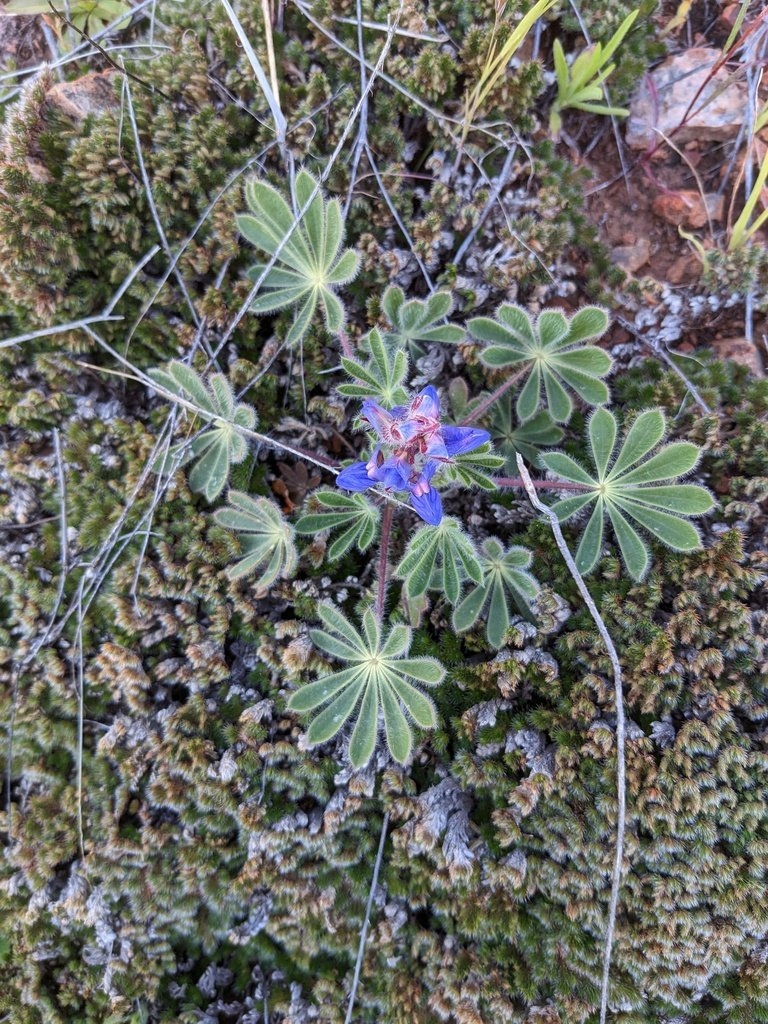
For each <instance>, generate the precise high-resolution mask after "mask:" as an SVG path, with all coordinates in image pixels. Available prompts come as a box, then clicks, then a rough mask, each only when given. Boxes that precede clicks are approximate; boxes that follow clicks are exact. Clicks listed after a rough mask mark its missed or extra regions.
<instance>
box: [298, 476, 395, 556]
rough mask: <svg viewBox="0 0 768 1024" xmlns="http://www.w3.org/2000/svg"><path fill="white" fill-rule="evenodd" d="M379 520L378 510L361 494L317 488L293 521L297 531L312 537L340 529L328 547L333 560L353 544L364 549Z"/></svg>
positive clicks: (376, 533)
mask: <svg viewBox="0 0 768 1024" xmlns="http://www.w3.org/2000/svg"><path fill="white" fill-rule="evenodd" d="M379 519H380V513H379V510H378V509H377V508H376V506H375V505H373V504H372V503H371V502H370V501H369V500H368V499H367V498H366V497H365V495H364V494H361V493H359V492H357V493H355V492H352V493H344V492H342V491H316V492H315V494H313V495H312V496H311V497H310V499H309V501H308V503H307V511H306V512H305V513H304V514H303V515H302V516H301V518H300V519H299V521H298V522H297V523H296V533H298V534H301V535H310V536H314V535H316V534H318V533H322V531H323V530H336V529H340V530H341V532H340V533H339V535H338V536H337V537H336V539H335V540H334V541H333V543H332V544H331V545H330V546H329V548H328V558H329V559H330V560H331V561H332V562H335V561H336V559H338V558H341V557H342V556H343V555H345V554H346V553H347V552H348V551H349V550H350V548H352V547H353V546H354V547H356V548H357V549H358V551H367V550H368V548H369V547H370V546H371V544H373V542H374V540H375V539H376V537H377V535H378V532H379Z"/></svg>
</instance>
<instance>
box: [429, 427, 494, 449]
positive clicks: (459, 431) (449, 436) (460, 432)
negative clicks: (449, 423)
mask: <svg viewBox="0 0 768 1024" xmlns="http://www.w3.org/2000/svg"><path fill="white" fill-rule="evenodd" d="M440 433H441V434H442V435H443V441H444V442H445V447H446V448H447V449H448V454H449V455H466V453H467V452H472V451H474V450H475V448H479V447H480V445H481V444H485V442H486V441H490V440H491V435H490V434H489V433H488V431H487V430H481V429H480V428H479V427H443V428H442V430H441V431H440Z"/></svg>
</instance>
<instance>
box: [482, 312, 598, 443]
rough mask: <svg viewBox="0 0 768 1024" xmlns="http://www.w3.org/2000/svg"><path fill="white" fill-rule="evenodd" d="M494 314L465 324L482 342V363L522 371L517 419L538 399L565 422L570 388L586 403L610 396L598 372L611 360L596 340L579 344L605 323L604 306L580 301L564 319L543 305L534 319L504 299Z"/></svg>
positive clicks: (534, 408) (556, 418) (570, 404)
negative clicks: (494, 318)
mask: <svg viewBox="0 0 768 1024" xmlns="http://www.w3.org/2000/svg"><path fill="white" fill-rule="evenodd" d="M497 316H498V319H496V320H491V319H490V318H489V317H484V316H480V317H475V318H473V319H472V320H470V321H469V324H468V325H467V326H468V327H469V332H470V334H471V335H472V336H473V337H474V338H476V339H477V340H478V341H482V342H485V343H486V344H485V348H484V349H483V350H482V352H481V353H480V358H481V360H482V361H483V362H484V363H485V365H486V366H490V367H502V366H520V367H521V368H522V369H523V370H524V371H525V375H526V377H527V379H526V381H525V384H524V385H523V387H522V388H521V390H520V392H519V394H518V398H517V407H516V409H517V417H518V419H519V420H520V421H521V422H522V423H525V422H526V421H527V420H530V419H531V418H532V417H533V416H535V415H536V413H537V412H538V410H539V409H540V408H541V406H542V402H544V404H545V407H546V409H547V410H548V411H549V413H550V415H551V417H552V419H553V420H554V421H555V422H556V423H565V422H566V421H567V420H568V419H570V416H571V413H572V412H573V401H572V399H571V397H570V395H569V394H568V391H569V390H570V391H572V392H574V393H575V394H576V395H578V396H579V398H581V399H582V401H584V402H586V403H587V404H588V405H603V404H604V403H605V402H607V401H608V400H609V398H610V392H609V391H608V387H607V385H606V384H605V383H604V381H603V380H601V378H602V377H605V375H606V374H607V373H608V372H609V371H610V369H611V366H612V365H613V360H612V359H611V357H610V356H609V355H608V353H607V352H604V351H603V350H602V349H601V348H598V347H597V346H596V345H586V344H584V343H585V342H587V341H591V340H594V339H596V338H599V337H600V336H601V335H602V334H604V333H605V331H606V330H607V329H608V316H607V314H606V312H605V310H603V309H601V308H600V307H599V306H585V307H584V308H583V309H580V310H579V311H578V312H577V313H575V314H574V315H573V316H572V317H571V318H570V320H569V319H568V318H567V317H566V316H565V315H564V314H563V313H562V312H561V311H560V310H559V309H545V310H544V311H543V312H542V313H541V314H540V315H539V317H538V319H537V320H536V321H535V323H534V321H533V319H532V318H531V316H530V315H529V314H528V313H527V312H526V311H525V310H524V309H523V308H522V307H521V306H512V305H506V304H505V305H502V306H500V307H499V310H498V314H497ZM566 389H567V390H566Z"/></svg>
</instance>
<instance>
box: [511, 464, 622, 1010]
mask: <svg viewBox="0 0 768 1024" xmlns="http://www.w3.org/2000/svg"><path fill="white" fill-rule="evenodd" d="M517 468H518V470H519V472H520V476H521V477H522V478H523V482H524V483H525V489H526V492H527V494H528V500H529V501H530V503H531V504H532V505H533V507H534V508H535V509H538V510H539V512H543V513H544V515H545V516H546V517H547V518H548V519H549V522H550V525H551V527H552V533H553V534H554V536H555V541H556V542H557V546H558V548H559V549H560V554H561V555H562V556H563V560H564V561H565V564H566V565H567V566H568V571H569V572H570V574H571V576H572V577H573V581H574V583H575V584H576V586H577V587H578V588H579V593H580V594H581V596H582V598H583V599H584V604H585V605H586V606H587V609H588V610H589V614H590V615H591V616H592V619H593V620H594V623H595V625H596V626H597V631H598V633H599V634H600V636H601V637H602V640H603V643H604V644H605V649H606V651H607V652H608V657H609V658H610V661H611V666H612V667H613V683H614V694H615V701H616V789H617V802H618V814H617V821H616V854H615V857H614V861H613V877H612V880H611V900H610V904H609V907H608V924H607V927H606V929H605V951H604V953H603V978H602V983H601V986H600V1024H605V1022H606V1019H607V1016H608V987H609V980H610V973H611V952H612V949H613V935H614V932H615V930H616V913H617V910H618V907H619V888H620V886H621V865H622V861H623V859H624V832H625V828H626V813H627V783H626V754H625V746H626V724H625V721H624V692H623V687H622V673H621V663H620V662H619V655H618V652H617V651H616V647H615V645H614V643H613V640H612V639H611V634H610V633H609V632H608V627H607V626H606V625H605V622H603V618H602V616H601V615H600V612H599V611H598V610H597V605H596V604H595V602H594V601H593V600H592V595H591V594H590V592H589V590H588V589H587V585H586V583H585V582H584V579H583V577H582V575H581V573H580V572H579V570H578V568H577V567H576V562H575V561H574V559H573V555H572V554H571V552H570V551H569V550H568V545H567V544H566V542H565V537H564V536H563V531H562V530H561V529H560V523H559V522H558V519H557V516H556V515H555V513H554V512H553V511H552V509H551V508H547V506H546V505H544V504H543V503H542V502H541V501H539V496H538V495H537V494H536V489H535V487H534V485H533V480H531V477H530V474H529V473H528V470H527V469H526V466H525V463H524V462H523V460H522V458H521V457H520V456H519V455H518V456H517Z"/></svg>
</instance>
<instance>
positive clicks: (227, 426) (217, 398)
mask: <svg viewBox="0 0 768 1024" xmlns="http://www.w3.org/2000/svg"><path fill="white" fill-rule="evenodd" d="M147 376H148V377H150V378H151V379H152V380H153V381H154V382H155V383H156V384H158V385H159V386H160V387H161V388H163V389H164V390H165V391H166V392H168V393H169V394H170V395H173V396H175V397H177V398H179V399H181V400H182V402H183V403H184V404H185V408H187V409H188V410H189V407H190V406H192V410H190V411H194V413H196V414H197V415H198V416H199V417H200V418H201V419H203V420H207V421H208V422H209V423H210V424H211V426H210V428H209V429H207V430H204V431H203V432H202V433H200V434H198V435H197V437H195V438H193V439H192V440H191V441H189V442H182V443H181V444H179V445H175V446H174V447H173V448H171V449H169V451H168V452H167V453H166V454H165V455H164V456H163V457H161V459H159V460H158V462H157V464H156V465H155V467H154V468H155V471H156V472H158V473H165V472H168V471H169V470H170V469H173V468H177V467H179V466H183V465H186V463H188V462H191V461H192V460H193V459H196V460H197V462H196V463H195V465H194V466H193V467H192V469H191V471H190V473H189V478H188V479H189V486H190V487H191V488H192V490H193V491H199V492H201V493H202V494H204V495H205V497H206V499H207V500H208V501H213V500H214V499H215V498H217V497H218V496H219V495H220V494H221V492H222V491H223V490H224V485H225V484H226V482H227V480H228V479H229V471H230V467H231V466H233V465H236V464H237V463H238V462H242V461H243V459H244V458H245V456H246V455H247V454H248V444H247V441H246V439H245V437H244V436H243V434H242V433H241V431H240V430H239V429H238V428H244V429H246V430H253V428H254V427H255V425H256V413H255V412H254V411H253V409H252V408H251V406H250V405H246V404H245V403H244V402H237V403H236V402H235V396H234V392H233V391H232V385H231V384H230V383H229V381H228V380H227V378H226V377H225V376H224V374H222V373H213V374H211V376H210V377H209V378H208V380H207V382H206V381H204V380H203V379H202V377H201V376H200V375H199V374H198V373H197V372H196V371H195V370H193V369H192V368H191V367H190V366H187V365H186V364H184V363H181V362H179V361H178V360H173V362H171V363H169V364H168V366H167V368H166V369H163V370H161V369H152V370H148V371H147Z"/></svg>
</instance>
